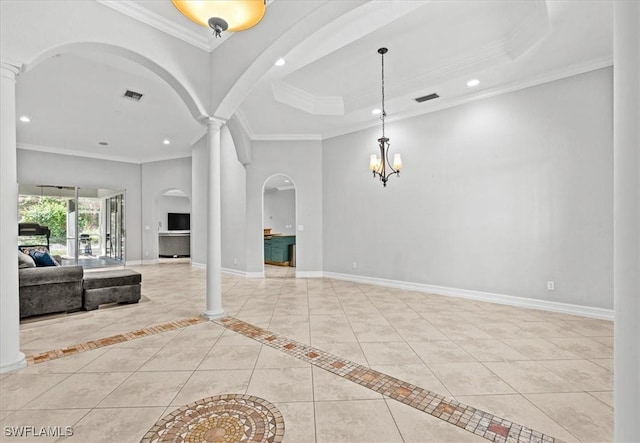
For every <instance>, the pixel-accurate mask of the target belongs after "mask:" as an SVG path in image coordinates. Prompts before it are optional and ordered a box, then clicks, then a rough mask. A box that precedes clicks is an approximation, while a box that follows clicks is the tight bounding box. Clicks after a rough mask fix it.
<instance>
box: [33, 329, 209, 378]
mask: <svg viewBox="0 0 640 443" xmlns="http://www.w3.org/2000/svg"><path fill="white" fill-rule="evenodd" d="M207 321H208V320H207V319H204V318H200V317H191V318H185V319H182V320H176V321H172V322H169V323H163V324H159V325H155V326H149V327H147V328H142V329H138V330H137V331H131V332H125V333H123V334H116V335H111V336H109V337H105V338H99V339H97V340H91V341H88V342H85V343H79V344H75V345H71V346H66V347H64V348H59V349H53V350H51V351H46V352H41V353H39V354H33V355H28V356H27V366H31V365H35V364H38V363H44V362H47V361H51V360H55V359H58V358H61V357H66V356H68V355H73V354H78V353H80V352H85V351H91V350H92V349H98V348H102V347H104V346H110V345H115V344H116V343H122V342H125V341H130V340H136V339H138V338H144V337H149V336H150V335H155V334H160V333H162V332H167V331H173V330H175V329H182V328H186V327H187V326H192V325H195V324H198V323H204V322H207Z"/></svg>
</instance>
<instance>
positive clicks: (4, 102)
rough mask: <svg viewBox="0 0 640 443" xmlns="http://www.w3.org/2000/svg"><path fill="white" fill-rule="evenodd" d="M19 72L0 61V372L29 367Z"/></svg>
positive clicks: (17, 67) (16, 68)
mask: <svg viewBox="0 0 640 443" xmlns="http://www.w3.org/2000/svg"><path fill="white" fill-rule="evenodd" d="M19 72H20V68H19V66H15V65H13V64H11V63H7V62H6V61H5V60H0V88H1V89H0V106H1V108H0V129H1V130H0V197H1V199H0V202H1V203H0V205H1V206H0V372H7V371H12V370H14V369H19V368H23V367H25V366H26V365H27V363H26V360H25V357H24V354H23V353H22V352H20V304H19V300H18V256H17V250H18V172H17V160H16V75H17V74H18V73H19Z"/></svg>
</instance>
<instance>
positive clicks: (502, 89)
mask: <svg viewBox="0 0 640 443" xmlns="http://www.w3.org/2000/svg"><path fill="white" fill-rule="evenodd" d="M610 66H613V57H603V58H599V59H595V60H590V61H588V62H585V63H578V64H575V65H572V66H568V67H565V68H562V69H557V70H555V71H552V72H550V73H546V74H543V75H539V76H537V77H533V78H530V79H527V80H523V81H518V82H511V83H507V84H504V85H501V86H498V87H495V88H491V89H487V90H484V91H478V92H477V93H476V94H472V95H465V96H462V97H455V98H451V99H446V98H443V99H442V100H438V102H437V103H436V102H433V103H432V104H431V105H430V106H428V107H425V108H421V109H415V110H412V111H409V112H403V113H400V114H397V115H395V116H394V117H391V118H388V119H387V123H390V122H394V121H399V120H405V119H407V118H412V117H416V116H418V115H423V114H430V113H432V112H437V111H441V110H443V109H448V108H453V107H455V106H459V105H463V104H466V103H471V102H474V101H477V100H482V99H486V98H491V97H496V96H499V95H503V94H508V93H510V92H516V91H519V90H521V89H526V88H530V87H533V86H538V85H542V84H545V83H550V82H553V81H556V80H562V79H563V78H568V77H573V76H574V75H580V74H584V73H587V72H590V71H595V70H598V69H602V68H607V67H610ZM377 126H379V122H371V121H368V122H366V123H362V124H358V125H352V126H349V127H348V128H342V129H337V130H335V131H328V132H325V133H323V134H322V140H327V139H329V138H334V137H339V136H341V135H346V134H351V133H353V132H357V131H362V130H364V129H369V128H373V127H377Z"/></svg>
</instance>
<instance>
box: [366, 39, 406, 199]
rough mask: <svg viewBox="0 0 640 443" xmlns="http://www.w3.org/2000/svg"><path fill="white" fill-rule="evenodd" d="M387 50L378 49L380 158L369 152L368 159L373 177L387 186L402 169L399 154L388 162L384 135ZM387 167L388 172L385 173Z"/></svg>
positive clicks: (387, 146)
mask: <svg viewBox="0 0 640 443" xmlns="http://www.w3.org/2000/svg"><path fill="white" fill-rule="evenodd" d="M388 51H389V50H388V49H387V48H380V49H378V54H380V55H381V58H382V109H381V113H380V120H382V137H380V138H379V139H378V143H379V145H380V158H378V157H377V155H376V154H371V158H370V160H369V170H371V172H373V178H376V177H379V178H380V181H381V182H382V185H383V186H384V187H387V181H389V177H391V176H392V175H393V174H395V175H397V176H398V177H399V176H400V169H402V159H401V158H400V154H394V155H393V166H391V163H390V162H389V146H390V145H389V138H388V137H386V136H385V135H384V118H385V117H386V116H387V113H386V111H385V110H384V55H385V54H386V53H387V52H388ZM387 168H389V170H390V172H389V173H387Z"/></svg>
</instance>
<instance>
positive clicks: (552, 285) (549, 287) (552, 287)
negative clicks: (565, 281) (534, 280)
mask: <svg viewBox="0 0 640 443" xmlns="http://www.w3.org/2000/svg"><path fill="white" fill-rule="evenodd" d="M555 290H556V282H554V281H548V282H547V291H555Z"/></svg>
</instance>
